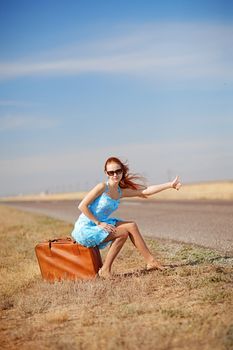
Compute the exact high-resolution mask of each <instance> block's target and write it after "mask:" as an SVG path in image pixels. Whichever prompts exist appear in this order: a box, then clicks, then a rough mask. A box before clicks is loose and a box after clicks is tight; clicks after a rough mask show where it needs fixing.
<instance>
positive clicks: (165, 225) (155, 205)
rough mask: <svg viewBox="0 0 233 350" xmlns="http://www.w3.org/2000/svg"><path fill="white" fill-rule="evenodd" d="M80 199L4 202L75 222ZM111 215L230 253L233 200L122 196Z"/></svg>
mask: <svg viewBox="0 0 233 350" xmlns="http://www.w3.org/2000/svg"><path fill="white" fill-rule="evenodd" d="M78 203H79V201H68V200H67V201H36V202H7V203H2V204H4V205H8V206H13V207H15V208H19V209H22V210H26V211H31V212H37V213H41V214H46V215H48V216H51V217H54V218H58V219H61V220H65V221H67V222H70V223H74V222H75V220H76V219H77V218H78V216H79V214H80V211H79V209H78ZM112 216H115V217H119V218H122V219H124V220H133V221H135V222H137V224H138V226H139V228H140V230H141V233H142V234H143V235H145V236H150V237H154V238H162V239H171V240H175V241H181V242H186V243H193V244H198V245H201V246H204V247H208V248H214V249H216V250H219V251H221V252H224V253H227V254H230V255H232V254H233V202H229V201H182V202H181V201H169V202H168V201H159V200H158V201H149V200H143V201H142V200H135V201H126V200H122V202H121V205H120V208H119V209H118V210H117V211H116V212H115V213H113V215H112Z"/></svg>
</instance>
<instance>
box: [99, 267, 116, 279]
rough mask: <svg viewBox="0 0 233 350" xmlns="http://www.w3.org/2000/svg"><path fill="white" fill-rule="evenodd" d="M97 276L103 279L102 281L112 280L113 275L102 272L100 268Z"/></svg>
mask: <svg viewBox="0 0 233 350" xmlns="http://www.w3.org/2000/svg"><path fill="white" fill-rule="evenodd" d="M98 276H99V277H101V278H103V279H111V278H113V275H112V274H111V272H109V271H104V270H102V268H101V269H99V271H98Z"/></svg>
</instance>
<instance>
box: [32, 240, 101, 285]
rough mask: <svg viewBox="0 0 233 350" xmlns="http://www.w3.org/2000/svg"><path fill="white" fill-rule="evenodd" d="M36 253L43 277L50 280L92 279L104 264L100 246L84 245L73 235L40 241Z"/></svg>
mask: <svg viewBox="0 0 233 350" xmlns="http://www.w3.org/2000/svg"><path fill="white" fill-rule="evenodd" d="M35 253H36V256H37V260H38V263H39V266H40V271H41V275H42V278H43V279H44V280H47V281H49V282H55V281H56V280H58V281H61V280H77V279H91V278H94V277H95V276H96V274H97V273H98V271H99V269H100V268H101V266H102V259H101V255H100V251H99V248H98V247H93V248H87V247H84V246H82V245H80V244H78V243H76V242H75V241H74V240H73V239H72V238H71V237H66V238H56V239H53V240H47V241H44V242H41V243H38V244H37V245H36V246H35Z"/></svg>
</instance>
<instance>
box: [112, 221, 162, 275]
mask: <svg viewBox="0 0 233 350" xmlns="http://www.w3.org/2000/svg"><path fill="white" fill-rule="evenodd" d="M117 227H118V229H119V228H120V227H122V228H125V229H126V230H127V231H128V234H129V237H130V240H131V241H132V243H133V244H134V246H135V247H136V248H137V249H138V251H139V252H140V253H141V254H142V256H143V257H144V259H145V260H146V262H147V267H148V269H151V268H158V269H160V270H163V267H162V265H161V264H160V263H159V262H158V261H156V259H155V258H154V256H153V255H152V253H151V252H150V250H149V248H148V247H147V245H146V242H145V241H144V239H143V237H142V235H141V233H140V231H139V229H138V226H137V224H136V223H134V222H119V223H118V224H117Z"/></svg>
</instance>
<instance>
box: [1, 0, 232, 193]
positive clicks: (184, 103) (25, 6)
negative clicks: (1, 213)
mask: <svg viewBox="0 0 233 350" xmlns="http://www.w3.org/2000/svg"><path fill="white" fill-rule="evenodd" d="M232 19H233V5H232V2H231V1H230V0H229V1H220V0H219V1H214V0H213V1H184V0H183V1H177V0H174V1H144V2H142V1H98V2H97V1H40V2H32V1H20V2H19V1H1V5H0V33H1V34H0V45H1V46H0V47H1V50H0V168H1V171H0V195H11V194H17V193H31V192H33V193H35V192H40V191H44V190H49V191H73V190H81V189H88V188H90V187H92V186H93V185H94V184H95V183H96V181H102V180H104V176H103V164H104V161H105V159H106V158H107V157H108V156H111V155H115V156H119V157H120V158H122V160H128V161H129V164H130V166H131V170H132V171H135V172H139V173H141V174H143V175H145V176H146V177H147V179H148V182H149V183H152V182H155V183H160V182H166V181H167V180H168V179H170V178H171V177H172V176H175V175H176V174H180V176H181V178H182V180H183V182H184V183H190V182H198V181H209V180H225V179H232V177H233V176H232V174H233V141H232V132H233V116H232V110H233V108H232V107H233V99H232V93H233V86H232V83H233V63H232V62H233V60H232V59H233V39H232V38H233V22H232Z"/></svg>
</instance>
